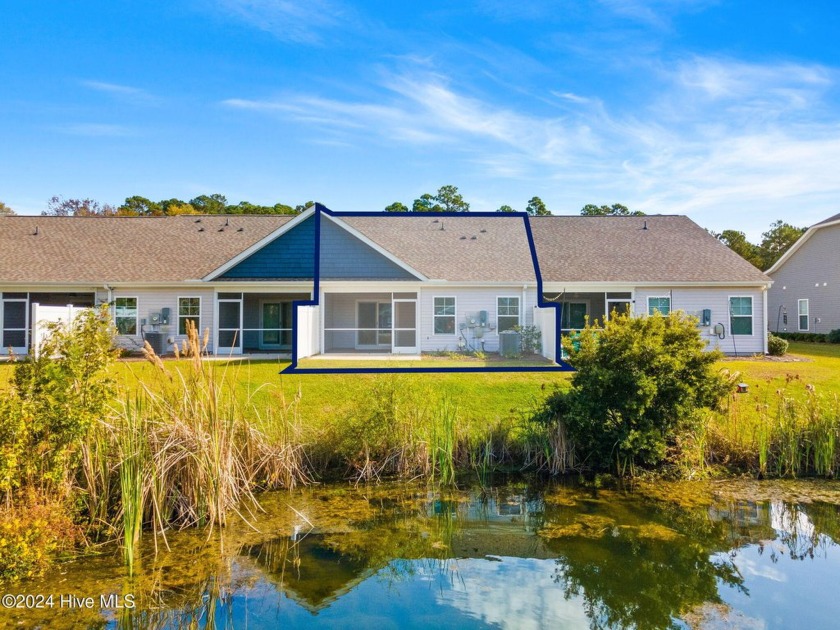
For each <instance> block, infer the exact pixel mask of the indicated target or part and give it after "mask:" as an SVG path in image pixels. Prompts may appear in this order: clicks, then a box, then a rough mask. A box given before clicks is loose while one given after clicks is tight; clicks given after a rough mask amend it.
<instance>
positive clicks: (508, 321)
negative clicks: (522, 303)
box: [496, 297, 519, 332]
mask: <svg viewBox="0 0 840 630" xmlns="http://www.w3.org/2000/svg"><path fill="white" fill-rule="evenodd" d="M496 325H497V328H498V332H504V331H506V330H512V329H513V328H514V327H515V326H519V298H518V297H499V298H498V299H497V300H496Z"/></svg>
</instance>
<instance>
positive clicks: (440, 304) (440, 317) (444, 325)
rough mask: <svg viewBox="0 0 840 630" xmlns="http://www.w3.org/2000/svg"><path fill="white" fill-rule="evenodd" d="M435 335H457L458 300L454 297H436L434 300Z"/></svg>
mask: <svg viewBox="0 0 840 630" xmlns="http://www.w3.org/2000/svg"><path fill="white" fill-rule="evenodd" d="M433 308H434V313H433V321H434V334H436V335H455V334H457V326H456V324H455V313H456V310H457V309H456V300H455V298H454V297H435V299H434V307H433Z"/></svg>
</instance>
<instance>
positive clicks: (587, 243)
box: [531, 215, 770, 283]
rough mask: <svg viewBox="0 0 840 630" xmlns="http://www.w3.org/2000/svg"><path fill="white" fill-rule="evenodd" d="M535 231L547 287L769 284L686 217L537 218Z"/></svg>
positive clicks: (761, 275) (541, 267) (749, 265)
mask: <svg viewBox="0 0 840 630" xmlns="http://www.w3.org/2000/svg"><path fill="white" fill-rule="evenodd" d="M645 225H647V229H644V227H645ZM531 231H532V232H533V235H534V243H535V245H536V249H537V258H538V259H539V263H540V272H541V274H542V278H543V281H544V282H663V283H668V282H709V283H723V282H756V283H763V282H769V281H770V278H769V277H767V276H766V275H764V274H763V273H762V272H761V271H759V270H758V269H756V268H755V267H753V266H752V265H751V264H750V263H748V262H747V261H746V260H744V259H743V258H741V257H740V256H738V254H736V253H735V252H733V251H732V250H730V249H729V248H728V247H726V245H724V244H723V243H721V242H720V241H718V240H717V239H716V238H714V237H713V236H712V235H711V234H709V233H708V232H707V231H706V230H704V229H703V228H701V227H700V226H699V225H697V224H696V223H694V222H693V221H692V220H691V219H689V218H688V217H684V216H665V215H651V216H644V217H582V216H552V217H533V218H532V219H531Z"/></svg>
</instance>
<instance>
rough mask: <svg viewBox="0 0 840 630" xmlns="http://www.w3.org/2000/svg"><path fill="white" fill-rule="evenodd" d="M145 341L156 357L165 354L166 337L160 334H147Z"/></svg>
mask: <svg viewBox="0 0 840 630" xmlns="http://www.w3.org/2000/svg"><path fill="white" fill-rule="evenodd" d="M146 341H148V342H149V345H150V346H152V350H154V351H155V354H156V355H158V356H161V355H163V354H164V353H165V352H166V345H165V344H166V337H165V336H164V334H163V333H162V332H147V333H146Z"/></svg>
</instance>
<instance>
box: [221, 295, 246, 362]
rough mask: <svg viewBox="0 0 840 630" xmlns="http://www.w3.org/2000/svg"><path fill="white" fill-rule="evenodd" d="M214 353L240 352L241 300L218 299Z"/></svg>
mask: <svg viewBox="0 0 840 630" xmlns="http://www.w3.org/2000/svg"><path fill="white" fill-rule="evenodd" d="M218 304H219V343H218V348H217V350H216V354H242V300H233V299H224V300H222V299H220V300H219V302H218Z"/></svg>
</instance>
